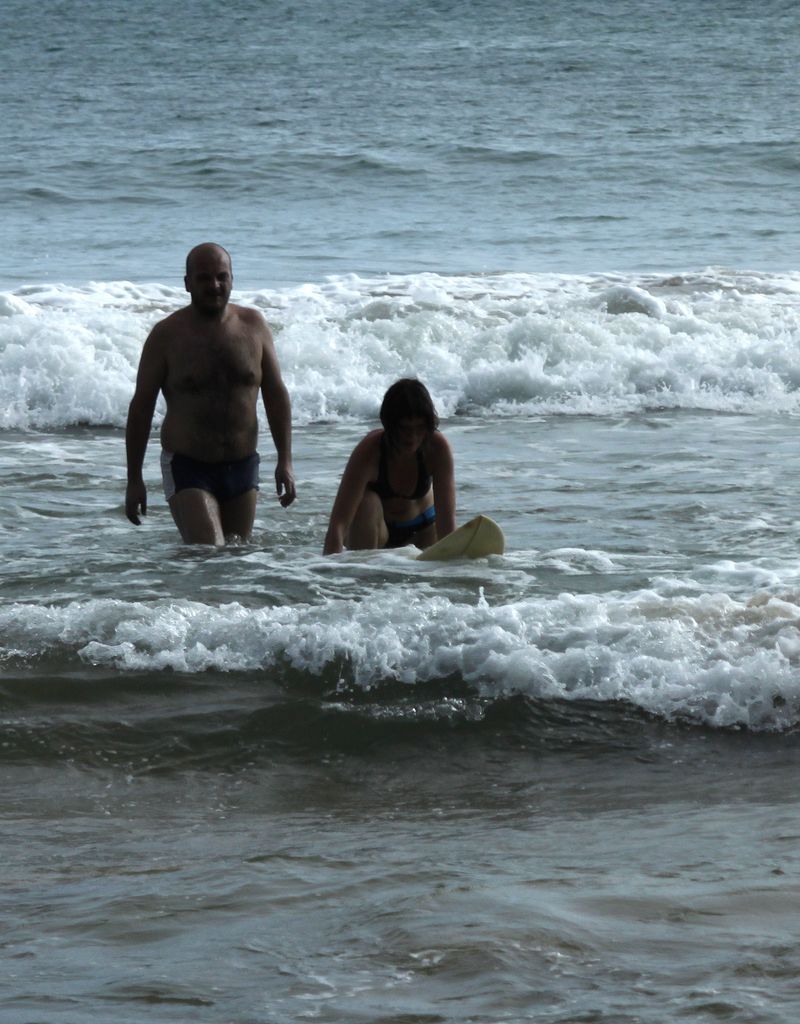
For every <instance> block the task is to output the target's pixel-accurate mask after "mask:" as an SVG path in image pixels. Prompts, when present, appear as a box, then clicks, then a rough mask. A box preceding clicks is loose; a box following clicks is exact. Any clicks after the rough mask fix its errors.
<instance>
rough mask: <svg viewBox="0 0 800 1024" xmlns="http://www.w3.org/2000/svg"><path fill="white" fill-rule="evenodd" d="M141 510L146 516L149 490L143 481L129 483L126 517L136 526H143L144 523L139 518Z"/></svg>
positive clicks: (126, 493)
mask: <svg viewBox="0 0 800 1024" xmlns="http://www.w3.org/2000/svg"><path fill="white" fill-rule="evenodd" d="M140 509H141V514H142V515H143V516H146V515H147V488H146V487H145V485H144V481H143V480H134V481H132V482H129V483H128V486H127V488H126V489H125V515H126V516H127V517H128V519H130V521H131V522H132V523H133V524H134V525H136V526H141V525H142V521H141V519H140V518H139V510H140Z"/></svg>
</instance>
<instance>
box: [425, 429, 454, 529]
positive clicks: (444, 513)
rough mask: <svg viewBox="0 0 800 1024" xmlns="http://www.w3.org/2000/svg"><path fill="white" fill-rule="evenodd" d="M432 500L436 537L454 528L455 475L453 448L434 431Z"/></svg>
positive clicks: (431, 445) (444, 438) (431, 448)
mask: <svg viewBox="0 0 800 1024" xmlns="http://www.w3.org/2000/svg"><path fill="white" fill-rule="evenodd" d="M430 453H431V454H430V469H431V476H432V477H433V501H434V504H435V505H436V539H437V540H441V539H442V537H446V536H447V535H448V533H452V532H453V530H455V528H456V477H455V464H454V462H453V450H452V448H451V447H450V444H449V442H448V440H447V438H446V437H445V436H444V434H440V433H438V432H437V433H435V434H434V435H433V437H432V438H431V442H430Z"/></svg>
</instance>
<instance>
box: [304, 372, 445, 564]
mask: <svg viewBox="0 0 800 1024" xmlns="http://www.w3.org/2000/svg"><path fill="white" fill-rule="evenodd" d="M381 423H382V424H383V430H372V431H370V433H369V434H367V436H366V437H365V438H364V439H363V440H362V441H359V443H358V444H357V445H356V446H355V448H354V449H353V453H352V455H351V456H350V459H349V460H348V463H347V466H346V467H345V471H344V474H343V476H342V482H341V483H340V484H339V490H338V492H337V494H336V500H335V501H334V503H333V511H332V512H331V520H330V525H329V526H328V533H327V534H326V536H325V547H324V549H323V553H324V554H326V555H333V554H336V553H337V552H339V551H342V550H343V549H344V547H345V546H346V547H348V548H351V549H354V550H363V549H365V548H399V547H403V546H404V545H406V544H416V546H417V547H418V548H427V547H430V546H431V544H433V543H434V542H435V541H437V540H440V539H441V538H442V537H446V536H447V534H448V533H452V532H453V530H455V528H456V519H455V515H456V484H455V476H454V472H453V452H452V450H451V448H450V445H449V444H448V442H447V440H446V438H445V437H444V435H443V434H440V433H439V417H438V416H437V415H436V410H435V409H434V407H433V402H432V400H431V396H430V395H429V394H428V389H427V388H426V387H425V385H424V384H421V383H420V382H419V381H418V380H411V379H408V378H406V379H404V380H398V381H397V382H396V383H394V384H392V386H391V387H390V388H389V390H388V391H387V392H386V394H385V395H384V397H383V403H382V404H381Z"/></svg>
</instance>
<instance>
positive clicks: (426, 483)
mask: <svg viewBox="0 0 800 1024" xmlns="http://www.w3.org/2000/svg"><path fill="white" fill-rule="evenodd" d="M431 481H432V477H431V474H430V472H429V470H428V467H427V466H426V465H425V456H424V455H423V454H422V449H421V448H418V449H417V485H416V487H415V488H414V490H413V492H412V493H411V494H398V493H397V491H396V490H395V489H394V488H393V487H392V485H391V484H390V483H389V442H388V440H387V437H386V433H385V432H384V433H383V434H382V435H381V458H380V462H379V463H378V479H377V480H375V481H373V482H372V483H370V485H369V488H370V490H371V491H375V493H376V494H377V495H378V497H379V498H380V499H381V501H385V500H386V499H387V498H405V499H406V500H407V501H413V500H414V499H416V498H424V497H425V495H426V494H427V493H428V491H429V490H430V488H431Z"/></svg>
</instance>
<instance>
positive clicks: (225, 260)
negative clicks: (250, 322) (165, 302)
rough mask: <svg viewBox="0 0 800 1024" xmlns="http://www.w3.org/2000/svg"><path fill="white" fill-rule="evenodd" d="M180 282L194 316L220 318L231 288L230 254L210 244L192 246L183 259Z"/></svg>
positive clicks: (218, 246)
mask: <svg viewBox="0 0 800 1024" xmlns="http://www.w3.org/2000/svg"><path fill="white" fill-rule="evenodd" d="M183 283H184V285H185V286H186V291H187V292H189V294H190V295H191V297H192V305H193V306H194V308H195V309H196V310H197V311H198V313H202V314H204V315H205V316H218V315H220V314H221V313H222V312H223V311H224V309H225V307H226V306H227V304H228V299H229V298H230V297H231V288H232V287H233V270H232V267H231V257H230V253H228V251H227V250H226V249H223V248H222V246H221V245H216V244H215V243H214V242H203V243H202V245H196V246H195V247H194V249H192V250H191V252H190V253H189V255H188V256H187V257H186V276H185V277H184V279H183Z"/></svg>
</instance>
